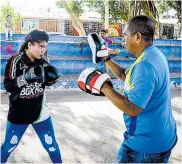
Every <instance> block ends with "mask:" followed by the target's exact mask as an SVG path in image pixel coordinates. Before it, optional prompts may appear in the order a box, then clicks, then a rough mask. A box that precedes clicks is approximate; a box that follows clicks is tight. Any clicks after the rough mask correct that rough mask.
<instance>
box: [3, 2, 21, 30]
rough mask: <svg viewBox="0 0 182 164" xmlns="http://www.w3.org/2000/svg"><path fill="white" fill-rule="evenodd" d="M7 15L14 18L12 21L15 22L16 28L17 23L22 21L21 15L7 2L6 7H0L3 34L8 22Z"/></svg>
mask: <svg viewBox="0 0 182 164" xmlns="http://www.w3.org/2000/svg"><path fill="white" fill-rule="evenodd" d="M7 15H11V16H12V21H13V24H14V27H15V25H16V24H17V23H19V22H21V20H22V17H21V15H20V14H19V13H16V12H15V11H14V8H13V7H12V6H11V5H10V4H9V2H8V1H7V2H6V3H5V4H4V5H1V6H0V21H1V24H0V31H1V32H3V31H4V22H5V21H6V17H7Z"/></svg>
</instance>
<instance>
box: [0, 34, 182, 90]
mask: <svg viewBox="0 0 182 164" xmlns="http://www.w3.org/2000/svg"><path fill="white" fill-rule="evenodd" d="M1 36H2V39H3V37H4V34H1ZM24 37H25V35H22V34H16V35H14V37H13V39H14V40H13V41H8V42H7V41H4V40H1V41H0V42H1V44H0V50H1V89H3V88H4V87H3V83H2V80H3V74H4V69H5V64H6V60H7V59H8V58H9V57H11V56H12V55H13V54H15V53H16V52H17V51H18V49H19V47H20V46H21V44H22V42H23V41H22V40H23V39H24ZM83 39H86V37H74V36H58V35H50V42H49V45H48V55H49V57H50V63H51V64H52V65H53V66H55V67H56V68H58V70H59V71H60V72H61V73H62V80H61V81H60V82H59V83H57V84H56V85H55V86H54V87H59V88H62V89H65V88H66V89H69V88H77V78H78V75H79V74H80V72H81V71H83V70H84V69H85V68H88V67H96V68H98V69H101V70H102V71H104V66H103V63H99V64H97V65H96V64H93V63H92V61H91V51H90V48H89V45H88V44H81V45H80V46H77V45H75V42H77V41H80V40H83ZM111 39H112V40H117V41H121V38H119V37H115V38H111ZM154 44H156V46H157V47H158V48H159V49H160V50H161V51H162V52H163V53H164V54H165V56H166V57H167V59H168V63H169V69H170V73H171V81H173V83H174V84H175V85H178V84H180V83H181V40H169V39H168V40H154ZM110 48H113V49H114V48H119V49H121V52H120V54H119V55H118V56H117V57H114V59H115V61H116V62H117V63H119V64H121V65H122V66H123V67H128V66H130V65H131V64H132V63H133V62H134V61H135V58H134V56H133V55H132V54H128V53H126V52H125V50H124V49H123V48H121V47H120V46H119V45H111V46H110ZM113 82H114V84H115V87H116V88H117V87H118V86H119V87H122V85H123V83H121V82H120V81H119V80H116V79H114V80H113Z"/></svg>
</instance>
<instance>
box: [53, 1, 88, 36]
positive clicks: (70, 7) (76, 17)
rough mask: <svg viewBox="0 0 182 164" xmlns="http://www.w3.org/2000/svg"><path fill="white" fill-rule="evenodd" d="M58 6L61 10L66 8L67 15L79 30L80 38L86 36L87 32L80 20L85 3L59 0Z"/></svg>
mask: <svg viewBox="0 0 182 164" xmlns="http://www.w3.org/2000/svg"><path fill="white" fill-rule="evenodd" d="M56 5H57V6H58V7H59V8H65V9H66V11H67V13H68V14H69V16H70V19H71V21H72V24H73V27H74V28H75V29H76V30H77V32H78V33H79V35H80V36H85V35H86V34H85V30H84V27H83V22H82V20H81V19H80V16H81V14H82V13H83V11H84V10H83V7H82V6H83V1H79V0H69V1H66V0H59V1H57V2H56Z"/></svg>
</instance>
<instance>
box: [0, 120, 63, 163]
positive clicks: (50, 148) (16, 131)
mask: <svg viewBox="0 0 182 164" xmlns="http://www.w3.org/2000/svg"><path fill="white" fill-rule="evenodd" d="M28 125H29V124H12V123H10V122H9V121H8V122H7V126H6V135H5V141H4V143H3V144H2V146H1V163H6V162H7V160H8V157H9V156H10V154H11V153H12V151H13V150H14V149H15V148H16V147H17V146H18V144H19V142H20V140H21V138H22V136H23V134H24V133H25V131H26V129H27V127H28ZM32 126H33V128H34V130H35V131H36V133H37V135H38V137H39V139H40V141H41V143H42V145H43V147H44V148H45V149H46V151H47V152H48V154H49V156H50V158H51V160H52V162H53V163H62V159H61V152H60V150H59V146H58V144H57V142H56V139H55V136H54V130H53V125H52V120H51V117H49V118H48V119H46V120H45V121H42V122H39V123H36V124H32Z"/></svg>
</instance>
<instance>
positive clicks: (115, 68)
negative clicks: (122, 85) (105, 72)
mask: <svg viewBox="0 0 182 164" xmlns="http://www.w3.org/2000/svg"><path fill="white" fill-rule="evenodd" d="M105 64H106V66H107V67H108V68H109V69H110V70H111V71H112V72H113V73H114V74H115V75H116V76H117V77H118V78H119V79H121V80H123V81H125V78H126V75H125V70H126V68H123V67H121V66H120V65H119V64H117V63H116V62H114V61H113V60H112V59H110V60H108V61H106V62H105Z"/></svg>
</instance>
